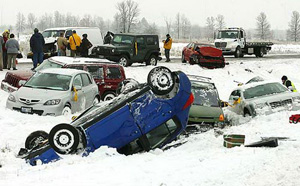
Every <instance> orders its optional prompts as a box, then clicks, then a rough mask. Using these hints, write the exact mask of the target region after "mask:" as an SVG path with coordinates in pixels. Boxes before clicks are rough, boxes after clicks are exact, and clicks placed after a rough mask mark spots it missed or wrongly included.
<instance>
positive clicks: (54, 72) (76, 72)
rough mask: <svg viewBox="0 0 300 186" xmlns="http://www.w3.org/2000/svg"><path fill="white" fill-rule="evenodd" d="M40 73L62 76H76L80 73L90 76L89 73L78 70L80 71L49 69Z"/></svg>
mask: <svg viewBox="0 0 300 186" xmlns="http://www.w3.org/2000/svg"><path fill="white" fill-rule="evenodd" d="M39 72H40V73H49V74H62V75H70V76H73V75H76V74H78V73H85V74H88V72H86V71H84V70H78V69H70V68H47V69H43V70H41V71H39Z"/></svg>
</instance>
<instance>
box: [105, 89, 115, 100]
mask: <svg viewBox="0 0 300 186" xmlns="http://www.w3.org/2000/svg"><path fill="white" fill-rule="evenodd" d="M116 96H117V95H116V93H115V92H113V91H107V92H105V93H104V94H103V96H102V97H103V98H102V100H103V101H108V100H111V99H113V98H115V97H116Z"/></svg>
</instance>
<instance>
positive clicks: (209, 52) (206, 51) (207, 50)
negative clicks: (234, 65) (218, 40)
mask: <svg viewBox="0 0 300 186" xmlns="http://www.w3.org/2000/svg"><path fill="white" fill-rule="evenodd" d="M200 53H201V54H202V55H203V56H210V57H221V56H222V55H223V54H222V50H220V49H217V48H214V47H208V46H205V47H200Z"/></svg>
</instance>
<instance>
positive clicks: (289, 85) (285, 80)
mask: <svg viewBox="0 0 300 186" xmlns="http://www.w3.org/2000/svg"><path fill="white" fill-rule="evenodd" d="M281 80H282V84H283V85H285V86H286V87H287V88H288V89H290V90H291V91H293V92H297V89H296V87H295V85H294V83H293V82H291V80H288V78H287V77H286V76H282V78H281Z"/></svg>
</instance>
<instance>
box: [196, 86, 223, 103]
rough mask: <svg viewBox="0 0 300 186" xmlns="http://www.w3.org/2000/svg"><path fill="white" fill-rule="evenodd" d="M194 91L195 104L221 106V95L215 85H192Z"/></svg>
mask: <svg viewBox="0 0 300 186" xmlns="http://www.w3.org/2000/svg"><path fill="white" fill-rule="evenodd" d="M192 93H193V95H194V97H195V99H194V103H193V105H200V106H207V107H219V96H218V92H217V90H216V89H215V88H214V87H209V86H206V87H202V86H195V85H192Z"/></svg>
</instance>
